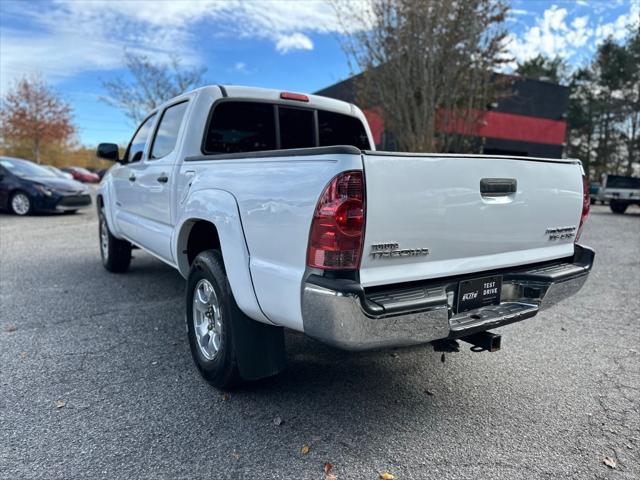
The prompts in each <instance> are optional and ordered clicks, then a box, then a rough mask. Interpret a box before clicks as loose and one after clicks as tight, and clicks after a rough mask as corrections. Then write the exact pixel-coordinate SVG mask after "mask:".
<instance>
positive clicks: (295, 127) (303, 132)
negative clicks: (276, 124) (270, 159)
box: [278, 106, 316, 149]
mask: <svg viewBox="0 0 640 480" xmlns="http://www.w3.org/2000/svg"><path fill="white" fill-rule="evenodd" d="M278 116H279V119H280V148H283V149H284V148H309V147H315V146H316V140H315V136H316V135H315V123H314V118H313V110H303V109H300V108H289V107H283V106H279V107H278Z"/></svg>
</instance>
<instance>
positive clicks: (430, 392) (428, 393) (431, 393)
mask: <svg viewBox="0 0 640 480" xmlns="http://www.w3.org/2000/svg"><path fill="white" fill-rule="evenodd" d="M424 393H426V394H427V395H429V396H430V397H433V392H432V391H431V390H425V391H424Z"/></svg>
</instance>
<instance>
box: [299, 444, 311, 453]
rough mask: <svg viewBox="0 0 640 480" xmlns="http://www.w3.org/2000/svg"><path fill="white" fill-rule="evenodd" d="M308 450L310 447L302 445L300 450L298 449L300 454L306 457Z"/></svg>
mask: <svg viewBox="0 0 640 480" xmlns="http://www.w3.org/2000/svg"><path fill="white" fill-rule="evenodd" d="M309 450H311V447H310V446H309V445H304V446H303V447H302V448H301V449H300V453H301V454H302V455H306V454H307V453H309Z"/></svg>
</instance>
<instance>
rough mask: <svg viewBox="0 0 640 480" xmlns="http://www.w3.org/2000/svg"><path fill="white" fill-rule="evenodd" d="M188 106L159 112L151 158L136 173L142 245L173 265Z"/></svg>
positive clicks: (179, 106) (136, 209)
mask: <svg viewBox="0 0 640 480" xmlns="http://www.w3.org/2000/svg"><path fill="white" fill-rule="evenodd" d="M188 106H189V102H188V100H184V101H180V102H177V103H174V104H173V105H170V106H168V107H167V108H165V109H164V110H163V111H161V112H159V115H160V117H159V120H158V123H157V126H156V128H155V132H154V133H153V136H152V137H151V140H150V142H151V144H150V147H149V150H148V155H147V157H146V158H145V159H144V160H143V161H142V163H141V164H140V167H139V168H138V169H137V172H136V187H137V202H136V205H135V206H134V207H133V210H134V213H135V215H136V216H137V217H138V228H139V232H140V233H139V236H138V237H139V241H140V243H141V246H143V247H145V248H146V249H148V250H150V251H152V252H153V253H155V254H156V255H158V256H160V257H162V258H164V259H167V260H170V261H172V262H173V258H172V255H171V249H170V245H171V234H172V232H173V228H172V225H173V214H174V211H173V205H174V202H173V195H174V193H175V189H174V188H173V185H174V182H173V179H174V175H175V171H174V168H175V165H176V163H177V154H178V150H179V139H180V136H181V134H182V125H183V123H184V118H185V114H186V111H187V108H188Z"/></svg>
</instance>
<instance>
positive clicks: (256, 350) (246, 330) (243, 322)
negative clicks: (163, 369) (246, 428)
mask: <svg viewBox="0 0 640 480" xmlns="http://www.w3.org/2000/svg"><path fill="white" fill-rule="evenodd" d="M202 287H206V288H209V287H213V291H214V292H215V303H216V305H217V308H218V310H217V312H218V314H217V315H215V314H213V315H212V316H210V317H207V318H209V325H208V331H207V333H204V334H203V333H202V332H203V331H204V329H200V340H199V338H198V334H197V333H196V322H194V318H195V317H196V315H198V316H199V318H197V319H196V321H201V320H204V318H203V317H202V314H201V313H196V310H197V307H196V306H195V304H194V295H196V290H197V289H198V288H202ZM200 305H202V304H200ZM210 312H215V310H211V311H210ZM186 313H187V315H186V319H187V333H188V337H189V347H190V348H191V355H192V357H193V360H194V362H195V364H196V367H197V368H198V370H199V371H200V374H201V375H202V376H203V377H204V378H205V379H206V380H207V381H208V382H209V383H210V384H211V385H213V386H214V387H216V388H219V389H223V390H228V389H231V388H233V387H235V386H237V385H239V384H240V383H242V381H243V380H255V379H258V378H264V377H269V376H272V375H275V374H277V373H278V372H280V371H281V370H282V369H283V368H284V359H285V354H284V333H283V330H282V328H279V327H272V326H268V325H265V324H262V323H259V322H256V321H255V320H252V319H251V318H249V317H247V316H246V315H245V314H244V313H243V312H242V311H241V310H240V308H239V307H238V305H237V304H236V301H235V299H234V297H233V294H232V292H231V287H230V285H229V282H228V280H227V274H226V271H225V268H224V263H223V260H222V255H221V253H220V252H219V251H218V250H206V251H204V252H201V253H200V254H199V255H198V256H197V257H196V258H195V260H194V261H193V264H192V266H191V271H190V272H189V277H188V278H187V291H186ZM218 323H219V324H220V327H217V326H216V327H214V326H213V324H216V325H218ZM199 324H200V325H202V323H201V322H200V323H199ZM214 334H215V335H218V337H216V338H218V344H219V347H218V349H217V351H215V352H211V351H208V352H207V351H206V349H207V346H208V348H209V349H210V345H209V340H211V339H210V338H208V337H210V336H211V335H214ZM199 341H200V342H202V343H203V344H206V345H205V347H204V348H203V347H201V346H200V344H199ZM203 350H204V351H203ZM212 353H213V354H212ZM207 354H208V355H209V358H207Z"/></svg>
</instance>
